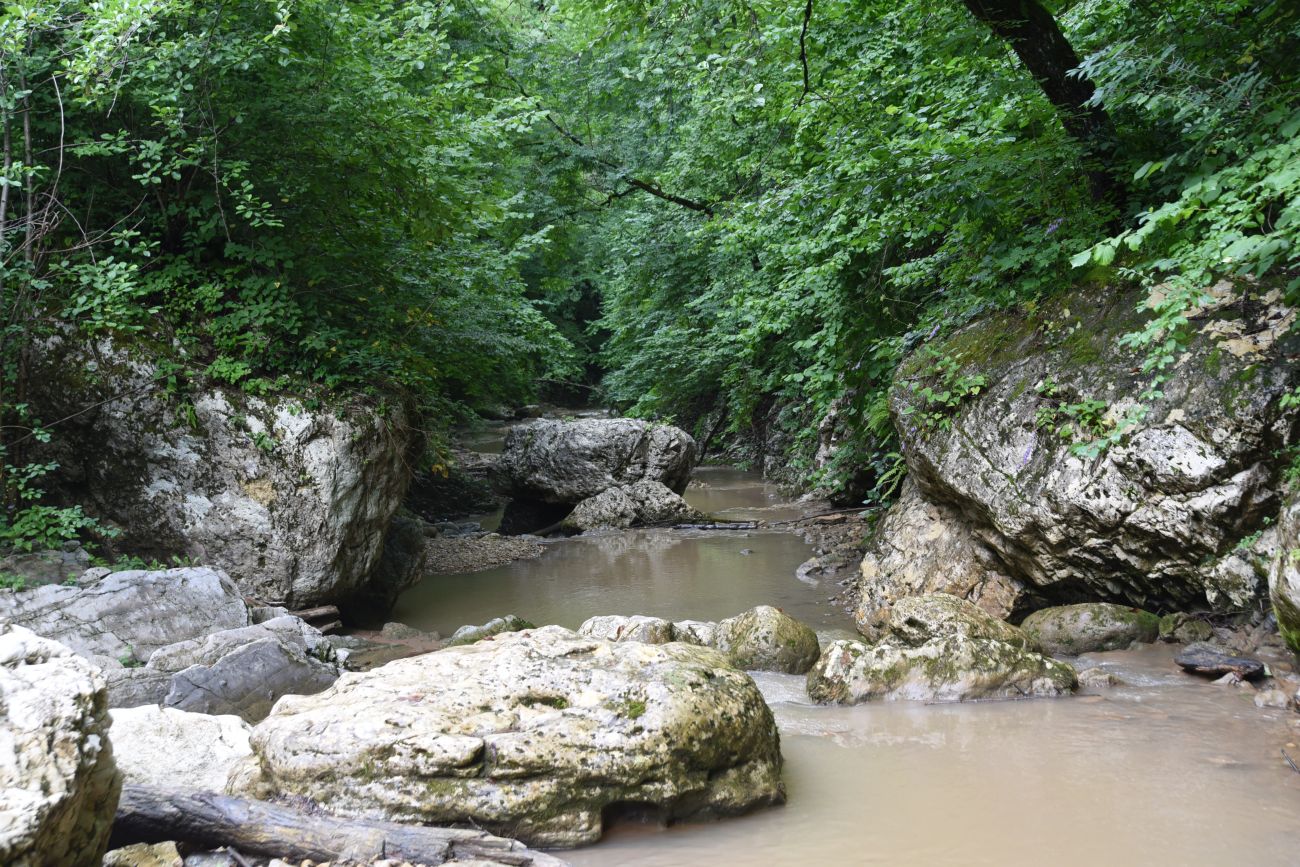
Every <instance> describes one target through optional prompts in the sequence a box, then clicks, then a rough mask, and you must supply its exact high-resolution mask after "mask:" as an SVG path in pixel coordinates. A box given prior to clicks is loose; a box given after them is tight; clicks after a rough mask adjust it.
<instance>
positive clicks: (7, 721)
mask: <svg viewBox="0 0 1300 867" xmlns="http://www.w3.org/2000/svg"><path fill="white" fill-rule="evenodd" d="M108 727H109V719H108V707H107V702H106V701H105V695H104V681H103V679H102V678H101V677H100V676H99V673H98V672H97V671H96V670H95V668H94V666H92V665H91V664H90V663H89V662H87V661H86V660H84V659H82V658H80V657H78V656H77V655H76V654H74V653H73V652H72V651H71V650H69V649H68V648H66V647H63V646H61V645H59V644H58V643H56V642H53V641H50V640H48V639H44V638H41V637H39V636H37V635H35V634H34V633H32V632H30V631H28V630H26V629H23V628H22V627H20V626H14V625H12V624H8V623H2V622H0V864H7V865H14V867H98V865H99V862H100V859H101V858H102V857H103V856H104V851H105V850H106V849H107V848H108V834H109V829H110V828H111V827H112V823H113V815H114V813H115V812H116V811H117V799H118V794H119V792H120V791H121V786H122V777H121V774H120V773H119V772H118V770H117V766H116V765H115V764H114V762H113V750H112V747H111V746H110V745H109V741H108Z"/></svg>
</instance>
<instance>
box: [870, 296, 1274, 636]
mask: <svg viewBox="0 0 1300 867" xmlns="http://www.w3.org/2000/svg"><path fill="white" fill-rule="evenodd" d="M1215 294H1216V297H1215V300H1214V302H1213V303H1211V304H1208V305H1207V306H1205V307H1203V308H1202V309H1199V310H1197V311H1195V313H1194V315H1193V316H1192V317H1191V322H1190V323H1189V330H1190V333H1191V337H1190V340H1189V341H1188V343H1187V345H1186V346H1184V347H1182V348H1181V349H1180V350H1179V352H1178V354H1177V356H1176V358H1175V360H1174V362H1173V364H1172V365H1171V366H1170V367H1169V368H1167V369H1166V371H1165V372H1166V374H1167V375H1168V379H1167V380H1166V381H1165V382H1164V383H1163V385H1162V386H1161V393H1160V394H1159V395H1158V396H1156V397H1155V398H1154V399H1147V400H1146V401H1143V399H1142V392H1143V390H1144V389H1145V388H1146V387H1147V384H1148V382H1149V377H1148V376H1146V375H1144V374H1142V373H1141V371H1140V366H1141V360H1142V359H1141V356H1140V355H1139V353H1137V352H1136V351H1134V350H1132V349H1129V348H1127V347H1126V346H1124V345H1123V343H1122V342H1121V340H1120V338H1121V337H1122V336H1123V335H1125V334H1128V333H1131V332H1133V331H1135V330H1137V329H1139V328H1140V327H1141V326H1142V324H1143V320H1144V316H1146V315H1147V314H1145V313H1142V312H1139V310H1138V307H1139V302H1140V301H1141V300H1142V299H1141V297H1140V296H1139V295H1137V294H1136V293H1134V292H1124V293H1115V292H1110V291H1106V292H1098V291H1097V290H1095V289H1094V290H1077V291H1075V292H1072V293H1067V294H1065V295H1064V296H1062V297H1060V298H1059V299H1055V300H1054V301H1053V302H1051V303H1049V304H1045V305H1044V306H1043V307H1042V308H1041V309H1039V310H1037V311H1035V312H1034V314H1033V315H1026V314H1022V313H1000V314H996V315H992V316H988V317H986V318H984V319H982V320H980V321H978V322H976V323H974V324H972V325H970V326H968V327H966V328H965V329H963V330H961V331H958V332H957V333H955V334H954V335H952V336H951V337H949V338H946V339H943V340H940V341H937V342H936V343H934V344H931V345H928V346H925V347H922V348H921V349H920V350H918V351H917V352H915V353H913V355H912V356H911V357H910V358H909V359H908V360H907V361H906V362H905V363H904V364H903V365H902V367H901V368H900V370H899V372H898V374H897V377H896V380H895V384H894V387H893V390H892V392H891V412H892V415H893V418H894V422H895V425H896V427H897V429H898V431H899V435H900V438H901V439H902V442H903V451H904V454H905V457H906V460H907V466H908V471H909V473H910V475H911V478H912V479H913V480H914V483H915V486H916V489H915V493H914V494H913V495H912V496H910V497H905V498H904V499H903V500H901V501H900V502H899V503H898V504H896V505H895V506H894V507H893V509H892V511H891V514H890V515H888V516H887V517H886V519H885V521H884V522H883V524H882V527H883V528H884V529H885V532H882V533H878V534H877V539H876V541H875V543H874V544H873V545H872V547H871V549H870V550H869V551H868V554H867V557H866V561H865V562H864V566H863V572H864V581H863V590H864V593H863V604H862V606H861V608H860V611H859V619H860V620H861V622H862V623H863V624H864V625H866V626H868V627H869V626H870V625H871V623H872V622H873V621H874V620H876V619H878V616H879V611H880V609H881V607H882V606H883V605H887V604H888V603H889V599H890V598H894V597H897V596H899V595H908V594H909V593H913V592H924V591H925V590H949V591H951V592H954V593H957V594H958V595H963V596H971V594H972V593H975V592H977V591H980V592H983V591H986V590H987V589H988V588H989V587H990V586H996V587H997V588H998V592H997V593H984V598H985V599H986V600H987V602H986V607H987V606H992V608H993V609H994V613H997V614H1000V615H1002V616H1007V615H1014V614H1018V613H1023V612H1024V611H1026V610H1028V609H1030V608H1032V607H1037V606H1039V605H1042V604H1047V603H1054V602H1074V601H1087V600H1110V601H1117V602H1126V603H1130V604H1135V605H1139V606H1142V607H1147V608H1206V607H1209V608H1210V609H1212V610H1218V611H1229V610H1238V609H1242V608H1246V607H1250V606H1252V605H1255V604H1256V603H1258V602H1260V601H1261V599H1262V597H1263V594H1264V591H1265V589H1266V586H1267V572H1268V561H1269V558H1270V556H1271V554H1272V551H1273V549H1274V548H1275V546H1276V530H1275V526H1274V525H1275V520H1276V517H1277V515H1278V512H1279V508H1280V505H1281V493H1280V487H1281V483H1280V479H1281V475H1282V471H1283V468H1284V466H1285V465H1286V464H1287V463H1288V462H1289V461H1290V456H1289V454H1288V450H1289V449H1290V447H1291V446H1292V445H1293V444H1294V443H1295V442H1296V441H1297V423H1298V420H1300V415H1298V414H1297V413H1296V411H1295V410H1294V409H1290V410H1287V409H1284V408H1283V407H1282V406H1281V398H1282V396H1283V395H1284V394H1286V393H1287V392H1289V391H1291V390H1292V389H1294V388H1295V387H1296V386H1297V384H1298V383H1300V369H1297V365H1295V363H1294V360H1293V359H1294V358H1295V357H1296V355H1297V353H1300V335H1297V334H1295V333H1288V332H1289V330H1290V328H1291V325H1292V323H1293V322H1294V320H1295V315H1296V314H1295V311H1294V310H1292V309H1290V308H1288V307H1286V306H1285V305H1283V304H1282V302H1281V299H1280V293H1277V292H1271V293H1263V292H1246V293H1244V294H1242V293H1238V292H1235V291H1234V290H1232V289H1231V288H1230V287H1228V286H1227V285H1226V284H1225V285H1223V286H1220V287H1216V293H1215ZM1143 403H1144V404H1145V406H1146V408H1147V409H1146V412H1145V413H1144V414H1143V415H1141V416H1140V420H1138V421H1136V423H1135V424H1133V425H1132V426H1131V427H1128V430H1127V432H1126V433H1125V435H1124V436H1123V437H1122V438H1121V439H1119V440H1118V442H1116V443H1115V444H1113V445H1111V446H1110V447H1109V448H1105V449H1096V448H1095V446H1096V445H1097V444H1098V442H1099V441H1101V440H1103V439H1105V438H1106V437H1107V435H1108V434H1110V433H1111V432H1112V431H1115V430H1116V429H1117V426H1124V420H1125V419H1126V418H1132V417H1133V413H1134V412H1135V411H1136V409H1137V408H1138V406H1139V404H1143ZM1089 444H1092V445H1093V446H1094V449H1093V451H1094V452H1099V453H1096V454H1088V453H1087V451H1086V450H1087V447H1088V445H1089ZM1080 446H1082V447H1083V449H1084V452H1083V453H1081V451H1080ZM921 504H928V505H929V507H930V514H929V515H928V517H927V520H925V521H921V522H918V521H909V520H906V519H905V518H904V517H903V516H902V515H901V514H894V513H901V512H904V511H908V510H910V511H911V512H913V513H915V512H916V511H917V509H918V508H920V505H921ZM936 526H938V527H939V530H936ZM891 527H901V528H903V529H902V530H901V531H898V532H888V530H889V528H891ZM917 527H920V528H922V529H923V530H924V532H922V531H920V530H918V531H916V532H911V531H910V530H909V528H913V529H914V528H917ZM937 545H941V546H944V547H946V549H947V550H948V551H950V552H951V551H954V550H955V551H959V552H962V556H961V557H957V558H953V557H949V556H947V555H944V556H937V548H936V546H937ZM939 553H941V552H939ZM918 563H921V564H924V567H923V568H924V571H926V574H925V575H924V576H918V575H916V574H911V573H915V572H916V569H917V564H918ZM909 569H910V571H909ZM972 576H974V578H972ZM912 585H917V587H918V590H911V589H909V588H910V587H911V586H912ZM950 585H951V586H950ZM921 587H923V589H920V588H921ZM972 598H974V597H972ZM977 601H979V600H977Z"/></svg>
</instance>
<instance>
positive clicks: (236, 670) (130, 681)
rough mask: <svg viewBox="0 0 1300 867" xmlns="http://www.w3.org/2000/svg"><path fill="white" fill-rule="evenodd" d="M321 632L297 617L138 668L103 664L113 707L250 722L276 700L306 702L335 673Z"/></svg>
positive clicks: (172, 649)
mask: <svg viewBox="0 0 1300 867" xmlns="http://www.w3.org/2000/svg"><path fill="white" fill-rule="evenodd" d="M332 656H333V648H332V647H331V646H330V644H329V642H328V641H327V640H326V639H325V637H324V636H323V635H321V633H320V632H319V631H318V630H316V629H315V628H313V627H312V626H309V625H308V624H306V623H304V622H303V621H302V620H299V619H298V618H297V617H290V616H282V617H277V618H273V619H271V620H268V621H266V622H264V623H259V624H254V625H251V626H245V627H242V628H239V629H228V630H224V631H221V632H215V633H213V634H211V635H208V636H205V637H203V638H199V639H193V640H190V641H182V642H178V643H176V644H170V645H167V646H166V647H161V648H159V649H158V650H156V651H154V652H153V654H152V655H150V657H149V660H148V662H147V663H146V664H145V665H144V666H142V667H114V666H113V665H112V664H111V662H110V661H108V660H104V661H103V664H104V666H105V674H106V676H107V677H108V682H109V702H110V704H111V705H112V706H114V707H135V706H138V705H153V704H161V705H165V706H167V707H169V708H178V709H180V710H185V711H194V712H196V713H204V714H234V715H236V716H238V717H241V718H243V719H245V720H248V721H249V722H256V721H258V720H260V719H262V718H264V717H265V716H266V715H267V714H268V713H270V712H271V706H272V705H274V704H275V702H276V701H277V700H278V699H279V698H280V696H283V695H310V694H312V693H317V692H320V691H321V690H323V689H325V688H326V687H328V686H330V685H331V684H332V683H334V681H335V680H337V679H338V676H339V667H338V666H337V665H336V664H335V663H334V662H332V661H330V659H329V658H330V657H332Z"/></svg>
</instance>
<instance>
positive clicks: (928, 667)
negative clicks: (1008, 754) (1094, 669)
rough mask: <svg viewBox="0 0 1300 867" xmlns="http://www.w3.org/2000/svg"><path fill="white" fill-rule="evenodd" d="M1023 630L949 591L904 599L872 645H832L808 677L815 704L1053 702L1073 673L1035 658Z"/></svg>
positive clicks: (1068, 687)
mask: <svg viewBox="0 0 1300 867" xmlns="http://www.w3.org/2000/svg"><path fill="white" fill-rule="evenodd" d="M1037 650H1038V648H1037V646H1036V645H1035V643H1034V642H1033V640H1032V639H1031V638H1030V637H1029V636H1027V635H1026V634H1025V633H1024V632H1022V631H1021V630H1019V629H1017V628H1016V627H1014V626H1012V625H1011V624H1009V623H1004V622H1002V621H1000V620H998V619H997V618H995V617H992V616H991V615H989V614H988V613H987V612H986V611H984V610H982V609H981V608H979V607H978V606H976V605H975V604H974V603H972V602H969V601H967V600H965V599H961V598H958V597H956V596H951V595H948V594H946V593H934V594H928V595H925V596H916V597H909V598H905V599H901V600H899V601H898V602H897V603H896V604H895V605H894V606H893V608H892V609H891V610H890V612H889V619H888V622H887V623H886V625H885V627H884V630H883V638H882V640H881V642H880V643H879V644H877V645H876V646H875V647H871V646H870V645H867V644H864V643H863V642H860V641H853V640H840V641H835V642H833V643H832V644H831V645H830V646H829V647H828V648H827V649H826V651H825V652H824V653H823V654H822V655H821V658H820V659H818V660H817V664H816V665H815V666H813V669H812V670H811V671H810V672H809V673H808V694H809V695H810V696H811V697H812V698H813V700H815V701H820V702H836V703H839V704H857V703H859V702H864V701H871V700H873V699H887V700H896V699H910V700H914V701H933V702H939V701H970V700H975V699H994V698H1025V697H1030V696H1056V695H1064V694H1066V693H1069V692H1072V691H1073V690H1074V688H1075V687H1076V686H1077V682H1076V680H1075V674H1074V669H1073V668H1072V667H1071V666H1069V665H1066V664H1064V663H1061V662H1057V661H1056V660H1054V659H1051V658H1050V657H1046V656H1043V655H1042V654H1040V653H1038V652H1036V651H1037Z"/></svg>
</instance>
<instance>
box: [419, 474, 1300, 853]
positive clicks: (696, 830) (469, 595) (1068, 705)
mask: <svg viewBox="0 0 1300 867" xmlns="http://www.w3.org/2000/svg"><path fill="white" fill-rule="evenodd" d="M687 499H689V500H690V501H691V502H692V503H693V504H694V505H695V506H697V507H698V508H701V509H704V510H706V511H709V512H712V513H714V514H718V515H720V516H724V517H725V518H726V519H728V520H746V519H751V518H759V517H761V518H765V519H767V520H769V521H781V520H784V519H786V518H789V517H793V516H795V515H797V514H798V513H799V510H798V507H797V506H792V505H790V504H788V503H786V502H785V501H784V500H783V499H782V498H781V496H780V495H779V494H778V493H777V491H776V490H775V489H774V488H772V487H771V486H769V485H766V484H764V483H763V482H762V481H761V480H759V479H757V478H756V477H754V476H752V475H750V474H746V473H741V472H739V471H736V470H727V469H702V470H700V471H699V472H698V473H697V482H696V483H694V484H693V485H692V488H691V489H690V490H689V491H688V496H687ZM809 556H810V553H809V549H808V546H807V545H806V544H805V542H804V541H803V540H802V539H801V538H800V537H799V536H798V535H795V534H793V533H790V532H781V531H779V530H777V531H770V530H769V531H750V532H734V533H732V532H728V533H718V532H690V531H667V530H651V531H631V532H625V533H611V534H608V535H598V536H586V537H578V538H574V539H567V540H560V541H556V542H553V543H550V544H549V545H548V550H547V552H546V553H545V554H544V555H543V556H542V557H541V558H539V559H537V560H531V561H524V562H519V563H514V564H511V565H509V566H505V567H501V568H498V569H493V570H488V571H484V572H478V573H474V574H471V575H460V576H455V575H453V576H438V577H435V578H430V579H427V580H426V581H425V582H424V583H423V584H421V585H420V586H418V587H416V588H414V589H413V590H411V591H410V592H409V593H407V594H406V595H405V596H404V597H403V598H402V599H401V601H400V602H399V606H398V609H397V611H396V612H395V614H394V617H395V619H399V620H402V621H404V622H407V623H410V624H412V625H415V626H419V627H422V628H426V629H436V630H438V631H440V632H442V633H443V634H447V633H448V632H449V631H450V630H452V629H454V628H456V627H457V626H460V625H462V624H466V623H482V622H484V621H486V620H489V619H491V618H492V617H496V616H499V615H502V614H508V613H514V614H518V615H520V616H521V617H524V618H526V619H529V620H531V621H533V622H534V623H538V624H543V623H558V624H561V625H564V626H570V627H573V626H577V625H578V624H579V623H581V622H582V621H583V620H585V619H586V618H588V617H590V616H592V615H595V614H652V615H657V616H661V617H667V618H671V619H685V618H691V619H717V618H721V617H727V616H730V615H733V614H736V613H739V612H740V611H743V610H745V609H747V608H750V607H752V606H754V605H757V604H771V605H777V606H779V607H781V608H783V609H785V610H786V611H787V612H789V613H790V614H792V615H794V616H795V617H798V618H800V619H802V620H804V621H805V622H807V623H809V624H811V625H813V626H814V628H816V629H818V630H819V632H821V633H823V635H825V636H827V637H829V636H830V635H832V634H834V633H836V632H838V631H840V630H845V629H849V630H851V629H852V622H851V620H850V619H849V618H848V616H847V615H846V614H845V613H844V612H843V611H841V610H839V609H838V608H836V607H835V606H834V605H833V604H831V603H830V602H829V601H828V597H830V596H831V595H832V594H833V593H834V592H835V591H836V590H838V589H839V588H838V587H834V586H823V585H819V584H818V583H816V582H815V581H812V580H800V579H799V578H798V577H797V576H796V574H795V570H796V567H797V566H798V565H799V564H800V563H801V562H802V561H804V560H805V559H807V558H808V557H809ZM1172 658H1173V648H1172V646H1170V645H1152V646H1147V647H1143V648H1141V649H1137V650H1129V651H1117V652H1113V653H1102V654H1093V655H1090V656H1089V657H1086V658H1084V659H1083V660H1081V666H1087V665H1103V666H1105V667H1107V668H1109V669H1111V670H1113V671H1114V672H1115V673H1116V674H1118V675H1119V676H1120V677H1121V678H1123V680H1124V681H1125V682H1126V683H1127V684H1128V685H1126V686H1122V687H1117V688H1110V689H1092V690H1083V691H1082V692H1081V694H1080V695H1079V696H1076V697H1073V698H1064V699H1039V700H1029V701H1007V702H981V703H968V704H958V705H923V704H912V703H906V702H895V703H875V704H870V705H861V706H858V707H847V708H844V707H822V706H817V705H814V704H812V703H810V702H809V701H808V697H807V695H806V693H805V692H804V689H803V678H802V677H794V676H788V675H776V674H766V673H756V674H755V675H754V677H755V680H756V681H757V682H758V684H759V686H760V688H761V689H762V690H763V693H764V695H765V696H766V697H767V700H768V703H769V704H770V705H771V706H772V708H773V710H774V711H775V713H776V717H777V721H778V724H779V726H780V729H781V738H782V742H781V747H782V752H783V754H784V756H785V769H784V777H785V781H786V786H787V789H788V792H789V802H788V803H787V804H786V805H785V806H782V807H778V808H774V809H769V810H763V811H759V812H757V813H754V814H751V815H749V816H745V817H741V818H738V819H729V820H726V821H722V822H710V823H698V824H697V823H679V824H675V825H673V826H671V827H667V828H663V827H659V826H658V825H654V824H636V823H630V822H625V823H622V824H616V825H614V826H613V827H612V828H610V829H609V830H608V831H607V833H606V835H605V838H604V839H603V840H602V841H601V842H600V843H599V844H597V845H595V846H591V847H588V848H586V849H581V850H576V851H571V852H566V853H563V856H564V857H565V858H567V859H568V860H570V861H571V862H572V863H573V864H575V865H593V867H594V865H611V867H612V865H646V867H679V865H681V867H685V865H710V867H716V865H785V864H809V865H869V864H881V865H982V864H988V865H1129V864H1135V865H1136V864H1161V865H1254V867H1260V865H1300V774H1297V773H1295V772H1294V771H1292V770H1291V769H1290V767H1289V766H1288V765H1287V764H1286V762H1285V760H1284V759H1283V757H1282V751H1283V750H1285V751H1286V752H1287V753H1289V754H1290V755H1291V756H1292V757H1293V758H1295V759H1296V760H1297V761H1298V762H1300V746H1297V743H1300V727H1294V726H1292V725H1291V723H1292V722H1293V721H1295V720H1296V719H1297V715H1295V714H1293V713H1291V712H1289V711H1282V710H1265V709H1260V708H1257V707H1255V705H1254V703H1253V701H1252V698H1253V693H1252V692H1250V691H1248V690H1245V689H1241V688H1237V687H1227V686H1213V685H1210V684H1208V683H1206V682H1205V681H1203V680H1199V679H1196V678H1193V677H1192V676H1190V675H1185V674H1183V673H1182V672H1180V671H1179V670H1178V669H1177V668H1176V667H1175V666H1174V665H1173V662H1172Z"/></svg>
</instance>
